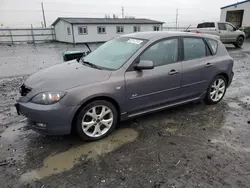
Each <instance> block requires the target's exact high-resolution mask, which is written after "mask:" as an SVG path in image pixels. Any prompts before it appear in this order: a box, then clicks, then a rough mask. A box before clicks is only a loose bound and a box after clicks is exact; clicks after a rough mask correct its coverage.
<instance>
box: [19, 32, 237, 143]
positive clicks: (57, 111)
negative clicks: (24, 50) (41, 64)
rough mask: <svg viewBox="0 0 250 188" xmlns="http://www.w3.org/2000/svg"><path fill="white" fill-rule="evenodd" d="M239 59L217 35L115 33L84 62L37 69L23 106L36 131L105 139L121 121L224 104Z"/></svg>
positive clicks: (24, 91) (23, 89)
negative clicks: (193, 104) (197, 103)
mask: <svg viewBox="0 0 250 188" xmlns="http://www.w3.org/2000/svg"><path fill="white" fill-rule="evenodd" d="M233 62H234V61H233V59H232V58H231V57H230V56H229V54H228V52H227V50H226V49H225V47H224V45H223V44H222V43H221V42H220V41H219V40H218V39H217V38H214V37H213V36H209V35H202V34H192V33H182V32H141V33H134V34H129V35H123V36H120V37H117V38H115V39H112V40H110V41H108V42H106V43H105V44H103V45H102V46H100V47H99V48H98V49H96V50H95V51H93V52H92V53H91V54H89V55H87V56H86V57H84V58H81V59H79V60H73V61H70V62H67V63H62V64H58V65H55V66H51V67H49V68H46V69H44V70H41V71H39V72H37V73H35V74H33V75H31V76H30V77H29V78H28V79H27V80H26V81H25V83H24V84H23V85H22V86H21V88H20V93H21V97H20V99H19V100H18V101H17V103H16V108H17V112H18V113H21V114H23V115H24V116H26V117H27V118H28V122H29V125H30V126H31V128H32V129H33V130H35V131H37V132H40V133H43V134H48V135H61V134H69V133H71V131H72V130H73V129H76V130H77V132H78V134H79V135H80V136H81V137H82V138H83V139H85V140H98V139H101V138H103V137H105V136H106V135H108V134H109V133H111V131H112V130H113V129H114V128H115V126H116V125H117V123H118V122H119V121H123V120H126V119H128V118H132V117H135V116H139V115H143V114H147V113H150V112H155V111H158V110H162V109H165V108H168V107H172V106H176V105H181V104H185V103H189V102H192V101H199V100H204V101H205V102H206V103H207V104H216V103H218V102H219V101H220V100H221V99H222V98H223V96H224V95H225V92H226V89H227V88H228V87H229V85H230V84H231V81H232V78H233V75H234V73H233Z"/></svg>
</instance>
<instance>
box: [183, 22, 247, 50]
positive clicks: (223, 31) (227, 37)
mask: <svg viewBox="0 0 250 188" xmlns="http://www.w3.org/2000/svg"><path fill="white" fill-rule="evenodd" d="M187 31H188V32H195V33H202V34H211V35H215V36H218V37H219V38H220V40H221V42H222V43H224V44H233V45H234V46H235V47H236V48H241V47H242V45H243V43H244V41H245V39H246V34H245V33H244V32H243V31H240V30H239V29H237V28H236V27H235V26H234V25H233V24H231V23H229V22H204V23H200V24H198V25H197V29H189V30H187Z"/></svg>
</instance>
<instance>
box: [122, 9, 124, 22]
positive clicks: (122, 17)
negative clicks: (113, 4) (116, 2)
mask: <svg viewBox="0 0 250 188" xmlns="http://www.w3.org/2000/svg"><path fill="white" fill-rule="evenodd" d="M122 19H124V7H122Z"/></svg>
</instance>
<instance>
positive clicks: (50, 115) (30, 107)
mask: <svg viewBox="0 0 250 188" xmlns="http://www.w3.org/2000/svg"><path fill="white" fill-rule="evenodd" d="M15 106H16V109H17V113H18V114H22V115H24V116H26V117H27V119H28V126H29V127H30V128H31V129H32V130H34V131H36V132H39V133H41V134H45V135H66V134H70V132H71V123H72V120H73V117H74V113H75V111H76V109H77V108H76V107H75V106H74V107H67V106H64V105H61V104H60V103H56V104H53V105H39V104H34V103H30V102H27V103H21V102H17V103H16V104H15Z"/></svg>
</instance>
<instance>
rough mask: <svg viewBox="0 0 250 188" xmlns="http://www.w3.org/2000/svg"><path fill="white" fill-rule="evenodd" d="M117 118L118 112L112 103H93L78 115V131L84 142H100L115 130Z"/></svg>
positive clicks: (100, 101)
mask: <svg viewBox="0 0 250 188" xmlns="http://www.w3.org/2000/svg"><path fill="white" fill-rule="evenodd" d="M117 117H118V113H117V110H116V108H115V107H114V105H113V104H112V103H110V102H108V101H104V100H98V101H93V102H91V103H89V104H87V105H86V106H85V107H84V108H83V109H82V110H81V111H80V113H79V114H78V117H77V124H76V129H77V132H78V134H79V135H80V137H81V138H82V139H84V140H99V139H101V138H103V137H105V136H107V135H108V134H109V133H111V132H112V130H114V128H115V126H116V124H117V120H118V118H117Z"/></svg>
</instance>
